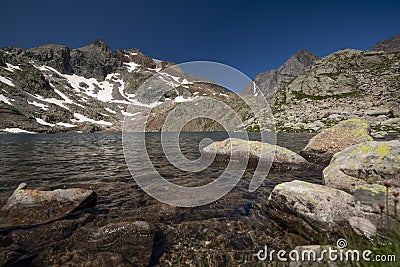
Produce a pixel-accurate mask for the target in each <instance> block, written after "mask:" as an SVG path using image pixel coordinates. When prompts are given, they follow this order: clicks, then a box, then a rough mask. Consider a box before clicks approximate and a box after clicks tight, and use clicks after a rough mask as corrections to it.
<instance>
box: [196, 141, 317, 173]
mask: <svg viewBox="0 0 400 267" xmlns="http://www.w3.org/2000/svg"><path fill="white" fill-rule="evenodd" d="M214 146H215V147H214ZM202 152H204V153H206V154H213V153H216V160H217V161H225V160H228V159H229V158H230V157H231V158H234V159H239V160H241V159H243V160H247V159H249V162H250V165H252V164H253V163H255V164H257V163H258V162H259V161H263V162H272V163H273V165H272V166H273V167H283V168H289V169H295V168H297V167H300V166H309V165H310V164H309V162H307V160H305V159H304V158H303V157H302V156H300V155H298V154H297V153H295V152H293V151H291V150H289V149H287V148H284V147H280V146H277V145H271V144H268V143H262V142H258V141H247V140H242V139H238V138H228V139H226V140H224V141H218V142H214V143H213V144H211V145H209V146H207V147H205V148H203V149H202Z"/></svg>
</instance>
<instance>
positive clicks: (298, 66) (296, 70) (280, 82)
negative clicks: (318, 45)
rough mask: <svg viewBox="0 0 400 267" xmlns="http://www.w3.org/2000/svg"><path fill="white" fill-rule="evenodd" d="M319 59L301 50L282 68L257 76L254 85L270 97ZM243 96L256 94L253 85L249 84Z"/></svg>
mask: <svg viewBox="0 0 400 267" xmlns="http://www.w3.org/2000/svg"><path fill="white" fill-rule="evenodd" d="M317 59H318V57H317V56H316V55H314V54H312V53H310V52H308V51H306V50H300V51H298V52H297V53H296V54H294V55H293V56H291V57H290V58H289V59H288V60H287V61H286V62H285V63H284V64H283V65H282V66H280V67H279V68H278V69H276V70H269V71H265V72H262V73H260V74H258V75H257V76H256V78H255V79H254V83H255V84H256V85H257V87H258V88H259V89H260V90H261V92H262V93H263V94H264V96H266V97H269V96H271V95H273V94H274V93H275V92H277V91H278V90H280V89H282V88H283V87H284V86H285V85H287V83H289V82H290V81H291V80H293V79H294V78H296V77H297V75H299V74H300V73H301V72H302V71H303V70H304V69H305V68H307V67H308V66H310V65H311V64H312V63H313V62H314V61H315V60H317ZM243 94H249V95H251V94H253V95H254V94H255V95H257V92H256V91H254V86H253V84H249V85H247V86H246V88H245V89H244V90H243Z"/></svg>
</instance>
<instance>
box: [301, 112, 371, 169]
mask: <svg viewBox="0 0 400 267" xmlns="http://www.w3.org/2000/svg"><path fill="white" fill-rule="evenodd" d="M369 131H370V125H369V123H368V122H367V121H365V120H362V119H358V118H355V119H349V120H345V121H342V122H340V123H338V124H337V125H335V126H334V127H331V128H328V129H325V130H323V131H321V132H320V133H319V134H317V135H316V136H314V137H313V138H311V140H310V141H309V142H308V144H307V146H306V147H305V148H304V149H303V150H302V151H301V152H300V155H302V156H303V157H304V158H305V159H307V160H308V161H310V162H314V163H318V164H322V165H328V164H329V161H330V160H331V158H332V157H333V155H334V154H335V153H337V152H339V151H341V150H343V149H345V148H346V147H349V146H352V145H354V144H358V143H361V142H364V141H370V140H372V137H371V136H370V135H369Z"/></svg>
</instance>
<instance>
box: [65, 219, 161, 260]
mask: <svg viewBox="0 0 400 267" xmlns="http://www.w3.org/2000/svg"><path fill="white" fill-rule="evenodd" d="M154 233H155V228H154V226H153V225H152V224H150V223H148V222H146V221H133V222H119V223H109V224H107V225H105V226H102V227H96V226H94V225H91V226H85V227H82V228H80V229H78V230H77V231H76V232H75V233H74V236H73V238H74V239H76V240H77V242H79V244H80V245H81V247H82V248H83V251H82V253H84V254H86V255H89V258H87V260H85V261H82V259H80V258H79V257H76V259H72V261H71V262H75V263H76V264H77V265H81V264H82V263H83V262H86V263H90V266H107V265H114V266H132V265H134V266H148V265H149V264H150V261H151V255H152V251H153V240H154ZM110 256H112V257H110Z"/></svg>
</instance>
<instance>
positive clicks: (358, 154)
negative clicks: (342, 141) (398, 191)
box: [323, 140, 400, 192]
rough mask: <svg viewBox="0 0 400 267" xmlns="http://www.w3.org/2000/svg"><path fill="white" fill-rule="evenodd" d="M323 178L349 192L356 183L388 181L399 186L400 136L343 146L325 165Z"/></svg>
mask: <svg viewBox="0 0 400 267" xmlns="http://www.w3.org/2000/svg"><path fill="white" fill-rule="evenodd" d="M323 180H324V183H325V185H327V186H330V187H335V188H338V189H341V190H345V191H347V192H353V191H354V189H355V186H357V185H362V184H379V183H381V184H382V183H384V182H385V181H388V182H391V184H392V185H394V186H395V187H400V140H392V141H385V142H377V141H368V142H365V143H361V144H357V145H354V146H351V147H348V148H346V149H344V150H343V151H341V152H339V153H337V154H335V156H334V157H333V158H332V161H331V163H330V164H329V166H328V167H326V168H325V169H324V171H323Z"/></svg>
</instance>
